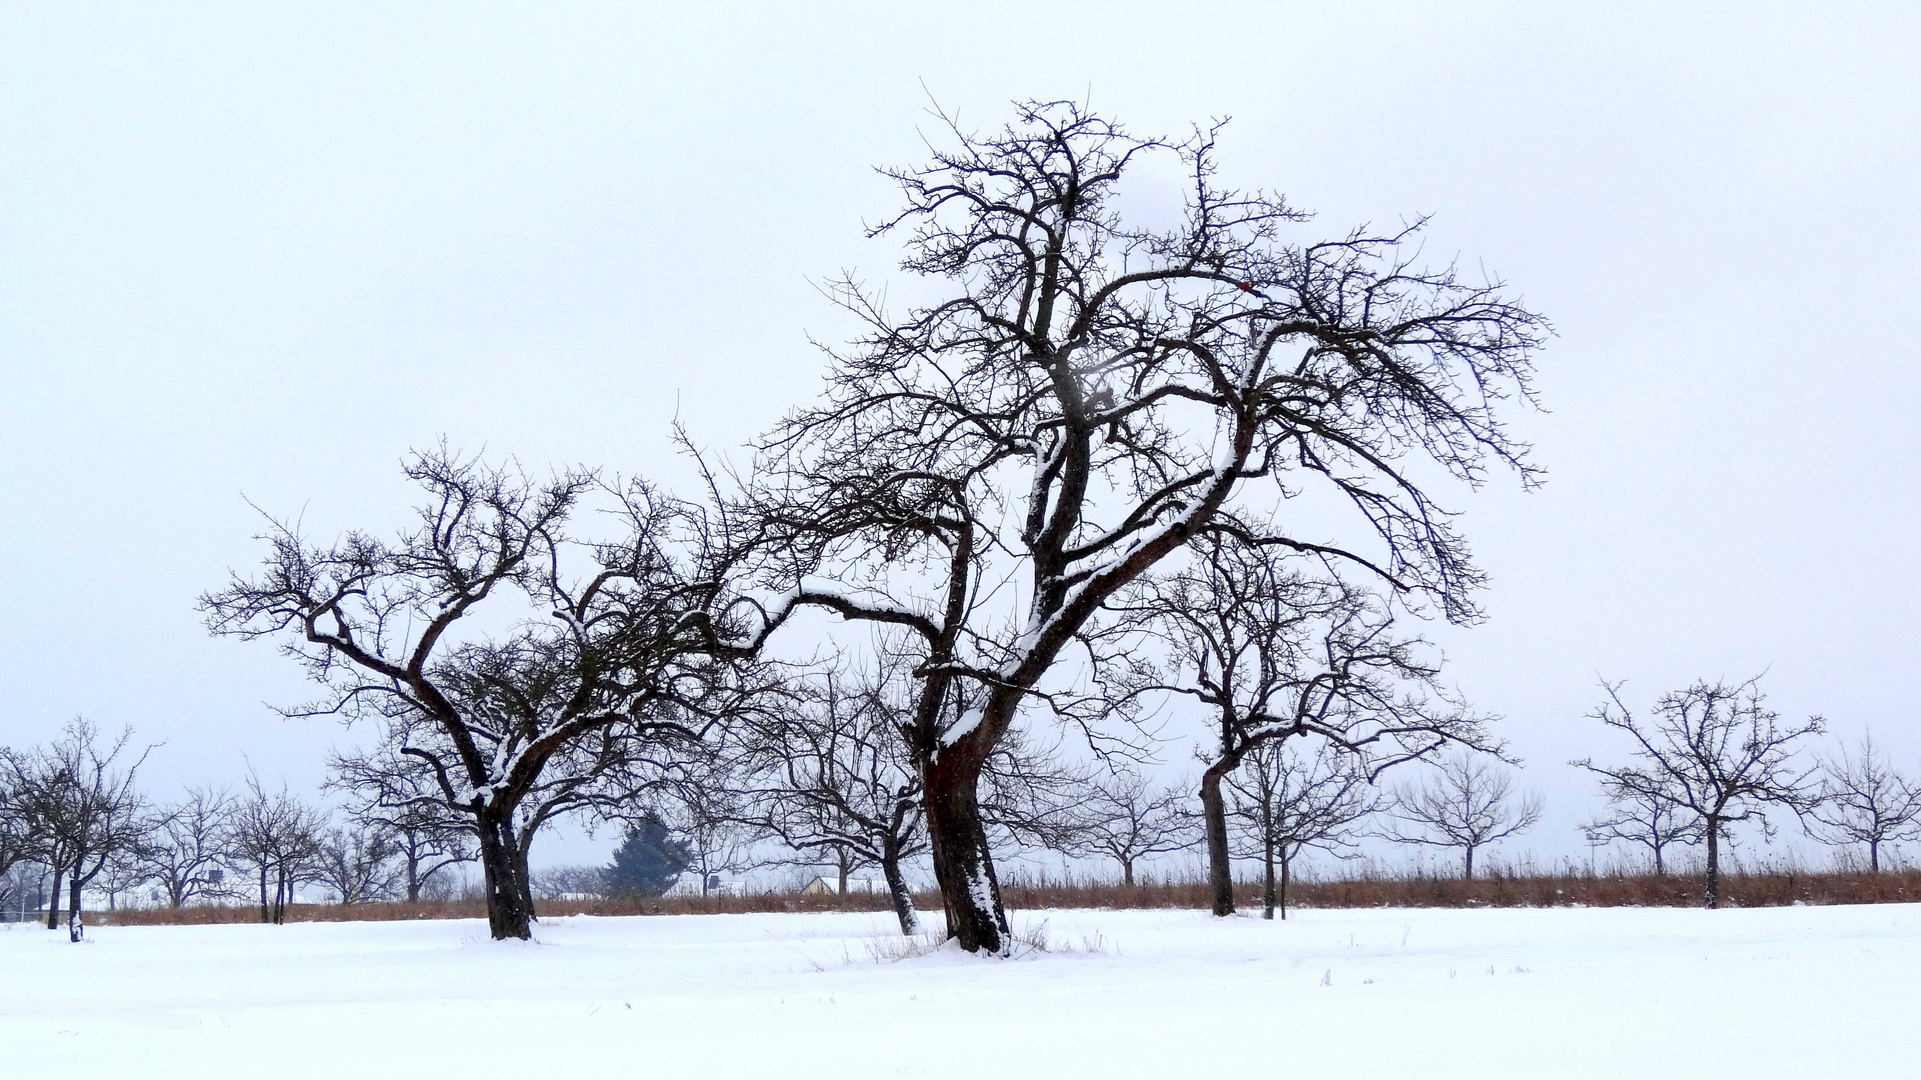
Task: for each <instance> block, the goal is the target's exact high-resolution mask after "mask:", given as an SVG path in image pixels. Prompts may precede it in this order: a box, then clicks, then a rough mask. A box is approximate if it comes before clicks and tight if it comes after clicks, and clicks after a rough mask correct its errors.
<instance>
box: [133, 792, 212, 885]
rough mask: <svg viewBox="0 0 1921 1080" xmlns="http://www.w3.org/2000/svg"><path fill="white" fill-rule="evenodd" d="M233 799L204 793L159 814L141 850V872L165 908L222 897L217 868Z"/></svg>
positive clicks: (192, 793)
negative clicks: (155, 886)
mask: <svg viewBox="0 0 1921 1080" xmlns="http://www.w3.org/2000/svg"><path fill="white" fill-rule="evenodd" d="M232 812H233V796H232V795H231V794H229V793H228V792H226V791H224V790H218V789H214V788H205V787H192V788H188V789H187V797H186V798H185V799H182V800H181V801H180V802H177V803H175V804H173V805H171V806H167V807H163V808H161V810H160V811H159V813H158V815H157V817H156V820H155V823H154V829H153V833H152V835H151V836H150V837H149V838H148V842H147V844H146V860H145V863H146V870H147V873H148V875H149V877H150V879H151V880H153V881H154V882H156V883H158V885H159V891H160V894H161V896H162V898H163V899H164V900H165V902H166V904H167V906H168V907H175V908H178V907H184V906H185V905H186V904H187V903H188V902H189V901H191V900H193V899H195V898H196V897H201V896H207V895H210V894H215V893H219V892H222V891H224V889H223V886H224V885H225V878H226V874H225V873H224V869H223V867H222V865H221V863H222V860H223V856H224V854H225V853H224V850H223V848H224V845H225V843H226V840H227V837H228V835H229V832H230V821H229V818H230V816H231V814H232Z"/></svg>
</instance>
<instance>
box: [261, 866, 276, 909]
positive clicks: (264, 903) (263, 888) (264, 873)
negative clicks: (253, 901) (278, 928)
mask: <svg viewBox="0 0 1921 1080" xmlns="http://www.w3.org/2000/svg"><path fill="white" fill-rule="evenodd" d="M260 921H261V922H263V923H266V922H272V921H273V916H272V915H271V914H270V913H269V912H268V911H267V864H266V863H264V862H263V863H261V864H260Z"/></svg>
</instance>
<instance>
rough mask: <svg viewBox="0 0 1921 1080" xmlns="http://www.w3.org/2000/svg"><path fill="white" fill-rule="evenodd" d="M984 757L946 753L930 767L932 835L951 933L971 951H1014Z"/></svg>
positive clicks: (927, 779)
mask: <svg viewBox="0 0 1921 1080" xmlns="http://www.w3.org/2000/svg"><path fill="white" fill-rule="evenodd" d="M979 779H980V763H979V762H973V761H968V760H966V758H965V757H964V756H962V755H960V754H954V753H948V754H943V755H942V756H941V757H940V758H938V759H936V760H935V761H934V762H933V763H931V764H929V765H928V766H927V767H926V768H925V770H924V780H925V783H926V795H925V796H924V799H925V804H926V812H927V840H928V844H929V846H930V847H931V849H932V852H933V856H934V878H935V880H936V881H938V882H939V883H940V891H941V901H942V905H943V906H944V907H945V909H946V911H947V936H948V937H950V938H953V939H956V940H958V941H959V942H960V946H961V948H963V949H966V950H967V951H968V952H975V953H977V952H987V953H993V954H997V955H1000V956H1006V955H1008V953H1009V951H1010V950H1011V949H1012V948H1013V935H1012V933H1011V932H1010V931H1009V929H1008V923H1007V910H1006V908H1004V907H1003V906H1002V904H1001V889H1000V882H999V880H997V879H996V878H995V876H994V857H993V853H992V851H990V850H989V848H988V845H987V828H986V826H985V825H983V824H982V822H981V813H980V803H979V800H978V797H977V794H976V784H977V783H978V782H979Z"/></svg>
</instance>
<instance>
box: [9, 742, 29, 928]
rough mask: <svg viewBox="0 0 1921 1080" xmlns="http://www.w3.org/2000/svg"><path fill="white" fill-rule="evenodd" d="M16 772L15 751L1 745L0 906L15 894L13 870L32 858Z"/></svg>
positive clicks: (27, 819)
mask: <svg viewBox="0 0 1921 1080" xmlns="http://www.w3.org/2000/svg"><path fill="white" fill-rule="evenodd" d="M17 775H18V772H17V771H16V769H15V767H14V752H13V751H12V750H9V749H7V748H6V747H4V746H0V909H4V908H5V906H6V904H7V902H8V901H9V900H13V899H17V898H18V894H19V892H20V884H19V881H20V879H19V876H18V875H16V874H14V873H13V871H14V869H15V868H16V867H21V868H22V869H24V866H23V864H25V863H28V862H31V861H32V858H33V853H34V849H35V846H36V845H35V844H34V843H33V838H32V836H31V835H30V833H29V830H30V828H31V826H32V822H31V821H30V819H29V818H28V816H27V812H26V808H25V807H24V806H22V805H21V798H20V796H21V794H22V792H21V791H20V789H19V787H18V786H17V784H18V782H17V781H16V779H15V777H16V776H17Z"/></svg>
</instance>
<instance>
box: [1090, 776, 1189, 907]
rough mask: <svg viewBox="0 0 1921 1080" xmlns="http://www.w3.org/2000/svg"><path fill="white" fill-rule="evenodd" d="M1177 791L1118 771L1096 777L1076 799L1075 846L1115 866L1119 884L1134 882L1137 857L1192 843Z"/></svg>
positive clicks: (1185, 846)
mask: <svg viewBox="0 0 1921 1080" xmlns="http://www.w3.org/2000/svg"><path fill="white" fill-rule="evenodd" d="M1181 798H1182V796H1181V792H1180V790H1179V789H1178V788H1174V787H1159V786H1156V785H1154V784H1151V783H1149V782H1148V781H1147V780H1146V779H1145V778H1143V777H1142V776H1141V775H1140V774H1139V773H1135V772H1128V771H1120V772H1114V773H1111V774H1109V775H1107V776H1104V777H1100V778H1097V779H1096V780H1095V781H1094V782H1093V784H1091V785H1090V788H1089V790H1088V792H1087V795H1086V798H1085V799H1084V800H1083V801H1082V802H1081V804H1080V806H1079V808H1078V812H1079V817H1080V823H1079V827H1078V830H1077V831H1078V832H1079V845H1078V846H1079V850H1080V851H1081V852H1083V853H1095V854H1100V855H1104V856H1106V857H1108V858H1110V859H1113V860H1114V861H1115V862H1117V863H1119V864H1120V867H1121V884H1123V885H1132V884H1134V865H1135V864H1136V863H1137V862H1139V861H1140V860H1142V859H1145V858H1150V857H1152V856H1155V855H1166V854H1168V853H1170V852H1175V851H1183V850H1186V849H1187V848H1189V847H1191V846H1193V843H1194V834H1193V823H1192V822H1191V821H1190V820H1189V819H1188V817H1187V815H1185V814H1183V813H1182V812H1181Z"/></svg>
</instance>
